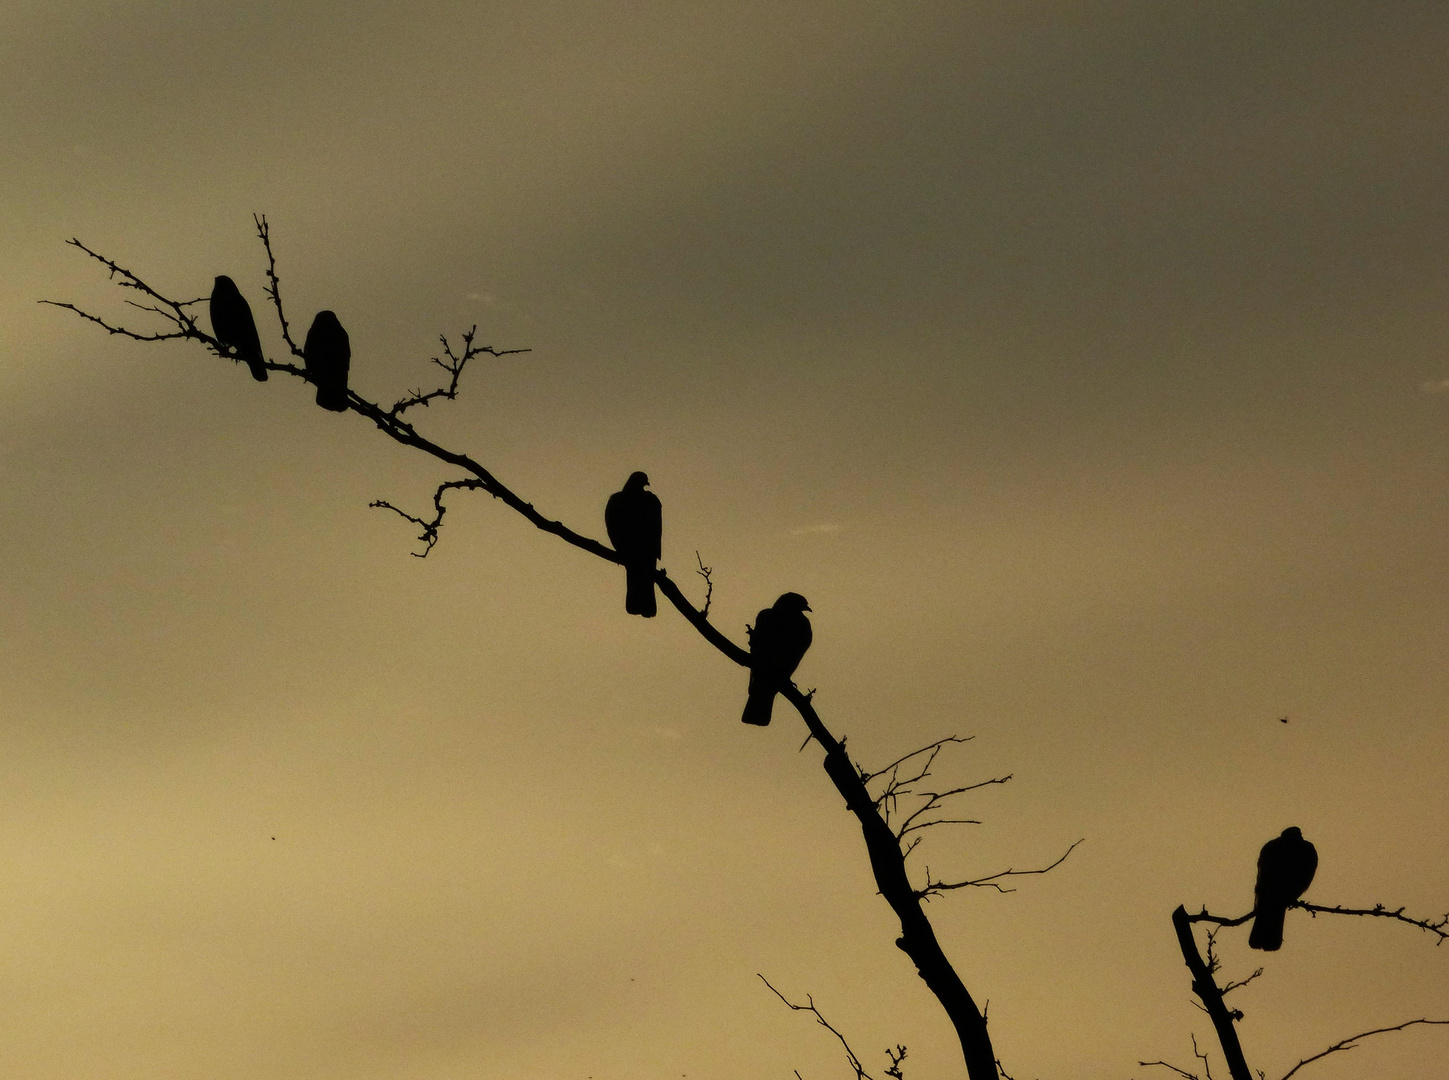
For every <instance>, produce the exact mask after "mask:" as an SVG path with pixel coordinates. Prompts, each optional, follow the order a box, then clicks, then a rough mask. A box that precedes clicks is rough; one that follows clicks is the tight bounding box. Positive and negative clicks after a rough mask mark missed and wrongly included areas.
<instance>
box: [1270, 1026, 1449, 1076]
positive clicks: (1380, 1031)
mask: <svg viewBox="0 0 1449 1080" xmlns="http://www.w3.org/2000/svg"><path fill="white" fill-rule="evenodd" d="M1415 1024H1449V1020H1425V1019H1419V1020H1405V1021H1404V1022H1403V1023H1402V1024H1395V1025H1394V1026H1393V1027H1381V1028H1374V1029H1373V1030H1372V1031H1363V1032H1360V1033H1359V1034H1357V1035H1350V1036H1349V1037H1348V1038H1346V1039H1344V1040H1342V1041H1340V1042H1336V1043H1334V1044H1333V1045H1332V1046H1330V1047H1329V1048H1328V1049H1327V1050H1324V1051H1323V1052H1322V1053H1319V1054H1314V1055H1313V1056H1312V1057H1308V1058H1304V1059H1303V1060H1302V1061H1300V1062H1299V1063H1298V1064H1297V1065H1294V1066H1293V1068H1291V1069H1289V1070H1288V1071H1287V1072H1285V1073H1284V1074H1283V1076H1282V1080H1288V1078H1289V1077H1290V1076H1292V1075H1293V1074H1294V1073H1296V1072H1297V1071H1298V1070H1299V1069H1301V1068H1303V1066H1305V1065H1310V1064H1312V1063H1313V1062H1315V1061H1317V1060H1319V1059H1320V1058H1326V1057H1327V1056H1328V1055H1329V1054H1336V1053H1338V1052H1339V1051H1340V1050H1352V1049H1354V1047H1355V1044H1356V1043H1357V1042H1358V1041H1359V1040H1360V1039H1367V1038H1368V1037H1369V1036H1370V1035H1386V1034H1388V1033H1389V1032H1391V1031H1403V1030H1404V1029H1405V1028H1409V1027H1413V1026H1414V1025H1415Z"/></svg>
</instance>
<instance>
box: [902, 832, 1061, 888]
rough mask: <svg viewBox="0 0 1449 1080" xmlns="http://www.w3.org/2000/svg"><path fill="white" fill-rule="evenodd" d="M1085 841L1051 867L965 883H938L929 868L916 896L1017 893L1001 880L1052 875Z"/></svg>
mask: <svg viewBox="0 0 1449 1080" xmlns="http://www.w3.org/2000/svg"><path fill="white" fill-rule="evenodd" d="M1085 839H1086V837H1083V838H1082V840H1077V841H1075V842H1074V843H1073V844H1072V846H1071V847H1069V848H1067V850H1066V851H1064V852H1062V854H1061V855H1060V856H1059V857H1058V858H1057V859H1056V861H1055V862H1053V863H1051V865H1049V866H1043V867H1041V868H1040V869H1038V870H1014V869H1007V870H998V871H997V872H996V873H994V874H987V875H986V876H985V877H979V878H969V879H967V880H964V881H936V880H932V878H931V871H930V868H929V867H927V868H926V885H925V888H922V889H917V890H916V895H917V896H919V897H921V898H922V899H927V898H929V897H932V896H936V895H938V894H939V893H943V892H948V891H949V890H951V889H967V888H978V889H995V890H996V891H997V892H1002V893H1009V892H1016V890H1015V889H1008V888H1006V887H1005V886H1004V885H1002V884H1000V881H1001V879H1002V878H1007V877H1026V876H1027V875H1029V874H1046V873H1050V872H1051V871H1052V870H1055V869H1056V868H1057V867H1058V866H1061V865H1062V863H1064V862H1066V860H1067V856H1068V855H1070V854H1071V853H1072V852H1074V851H1076V850H1077V846H1078V845H1079V844H1081V843H1082V842H1083V840H1085Z"/></svg>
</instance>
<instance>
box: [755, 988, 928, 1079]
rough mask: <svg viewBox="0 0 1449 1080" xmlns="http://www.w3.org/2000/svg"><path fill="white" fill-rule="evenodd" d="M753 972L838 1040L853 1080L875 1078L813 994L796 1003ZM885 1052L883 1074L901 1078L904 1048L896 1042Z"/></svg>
mask: <svg viewBox="0 0 1449 1080" xmlns="http://www.w3.org/2000/svg"><path fill="white" fill-rule="evenodd" d="M755 974H756V975H758V976H759V980H760V982H762V983H764V984H765V985H766V986H769V987H770V993H772V994H774V995H775V996H776V997H777V998H779V999H780V1000H781V1001H783V1002H784V1003H785V1004H786V1005H788V1006H789V1007H790V1008H791V1009H793V1010H794V1011H795V1012H808V1013H811V1014H812V1015H813V1016H814V1017H815V1022H816V1023H817V1024H819V1025H820V1026H821V1027H823V1028H824V1029H825V1030H826V1031H828V1032H830V1034H832V1035H834V1036H835V1037H836V1038H837V1039H839V1040H840V1045H841V1046H842V1047H843V1048H844V1049H845V1060H846V1061H848V1062H849V1063H850V1067H851V1068H852V1069H854V1070H855V1080H875V1078H874V1077H873V1076H871V1075H870V1073H868V1072H866V1071H865V1066H864V1065H862V1064H861V1063H860V1058H858V1057H856V1055H855V1051H854V1050H852V1049H851V1048H850V1043H848V1042H846V1041H845V1036H844V1035H842V1034H841V1033H840V1032H839V1031H838V1030H837V1029H836V1028H835V1026H834V1025H833V1024H831V1023H830V1021H829V1020H827V1019H825V1017H824V1016H823V1015H822V1014H821V1012H820V1010H819V1009H818V1008H816V1007H815V998H814V997H813V996H811V995H810V994H806V995H805V1001H806V1004H804V1005H796V1004H795V1003H794V1002H793V1001H791V1000H790V999H789V998H787V997H786V996H785V995H784V994H782V993H780V991H778V990H776V989H775V988H774V986H771V984H770V980H769V979H767V978H765V977H764V976H763V975H760V974H759V972H756V973H755ZM885 1052H886V1057H888V1058H890V1065H889V1067H888V1068H887V1069H886V1070H885V1074H886V1075H887V1076H891V1077H894V1078H895V1080H903V1077H902V1073H901V1062H902V1061H904V1060H905V1059H906V1048H905V1047H904V1046H903V1045H900V1044H897V1045H896V1046H895V1047H889V1046H888V1047H886V1051H885ZM795 1075H796V1076H799V1075H800V1074H799V1073H798V1072H797V1073H796V1074H795Z"/></svg>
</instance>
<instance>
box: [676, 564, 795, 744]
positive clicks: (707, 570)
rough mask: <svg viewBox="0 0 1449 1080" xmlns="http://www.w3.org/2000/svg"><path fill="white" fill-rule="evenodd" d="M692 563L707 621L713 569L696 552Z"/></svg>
mask: <svg viewBox="0 0 1449 1080" xmlns="http://www.w3.org/2000/svg"><path fill="white" fill-rule="evenodd" d="M694 561H695V562H697V563H699V569H698V570H696V571H695V573H696V574H698V575H699V576H700V577H702V578H704V607H703V608H701V609H700V614H701V615H703V616H704V617H705V618H706V619H707V618H709V605H710V601H711V600H713V599H714V579H713V578H711V577H710V575H711V574H713V573H714V567H712V566H705V565H704V560H703V559H701V558H700V557H699V552H698V551H696V552H695V553H694ZM801 749H802V750H803V749H804V747H801Z"/></svg>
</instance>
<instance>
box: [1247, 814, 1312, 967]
mask: <svg viewBox="0 0 1449 1080" xmlns="http://www.w3.org/2000/svg"><path fill="white" fill-rule="evenodd" d="M1317 869H1318V849H1317V848H1315V847H1314V846H1313V845H1312V844H1310V843H1309V842H1308V841H1307V840H1305V839H1303V832H1302V830H1301V829H1299V828H1298V827H1297V826H1294V827H1293V828H1291V829H1284V830H1283V832H1282V833H1281V834H1280V835H1279V836H1278V837H1276V838H1275V839H1272V840H1269V841H1268V842H1267V843H1266V844H1264V845H1263V850H1262V851H1261V852H1260V853H1259V854H1258V883H1257V885H1255V886H1254V888H1253V929H1252V932H1251V933H1249V934H1248V945H1249V946H1250V947H1251V948H1254V949H1262V950H1264V951H1265V952H1276V951H1277V950H1278V949H1280V948H1282V946H1283V918H1284V916H1286V915H1287V914H1288V905H1289V904H1291V903H1293V901H1295V900H1297V899H1298V898H1299V897H1300V896H1302V895H1303V894H1304V893H1305V892H1307V891H1308V886H1309V885H1311V884H1312V883H1313V875H1314V872H1315V871H1317Z"/></svg>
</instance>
